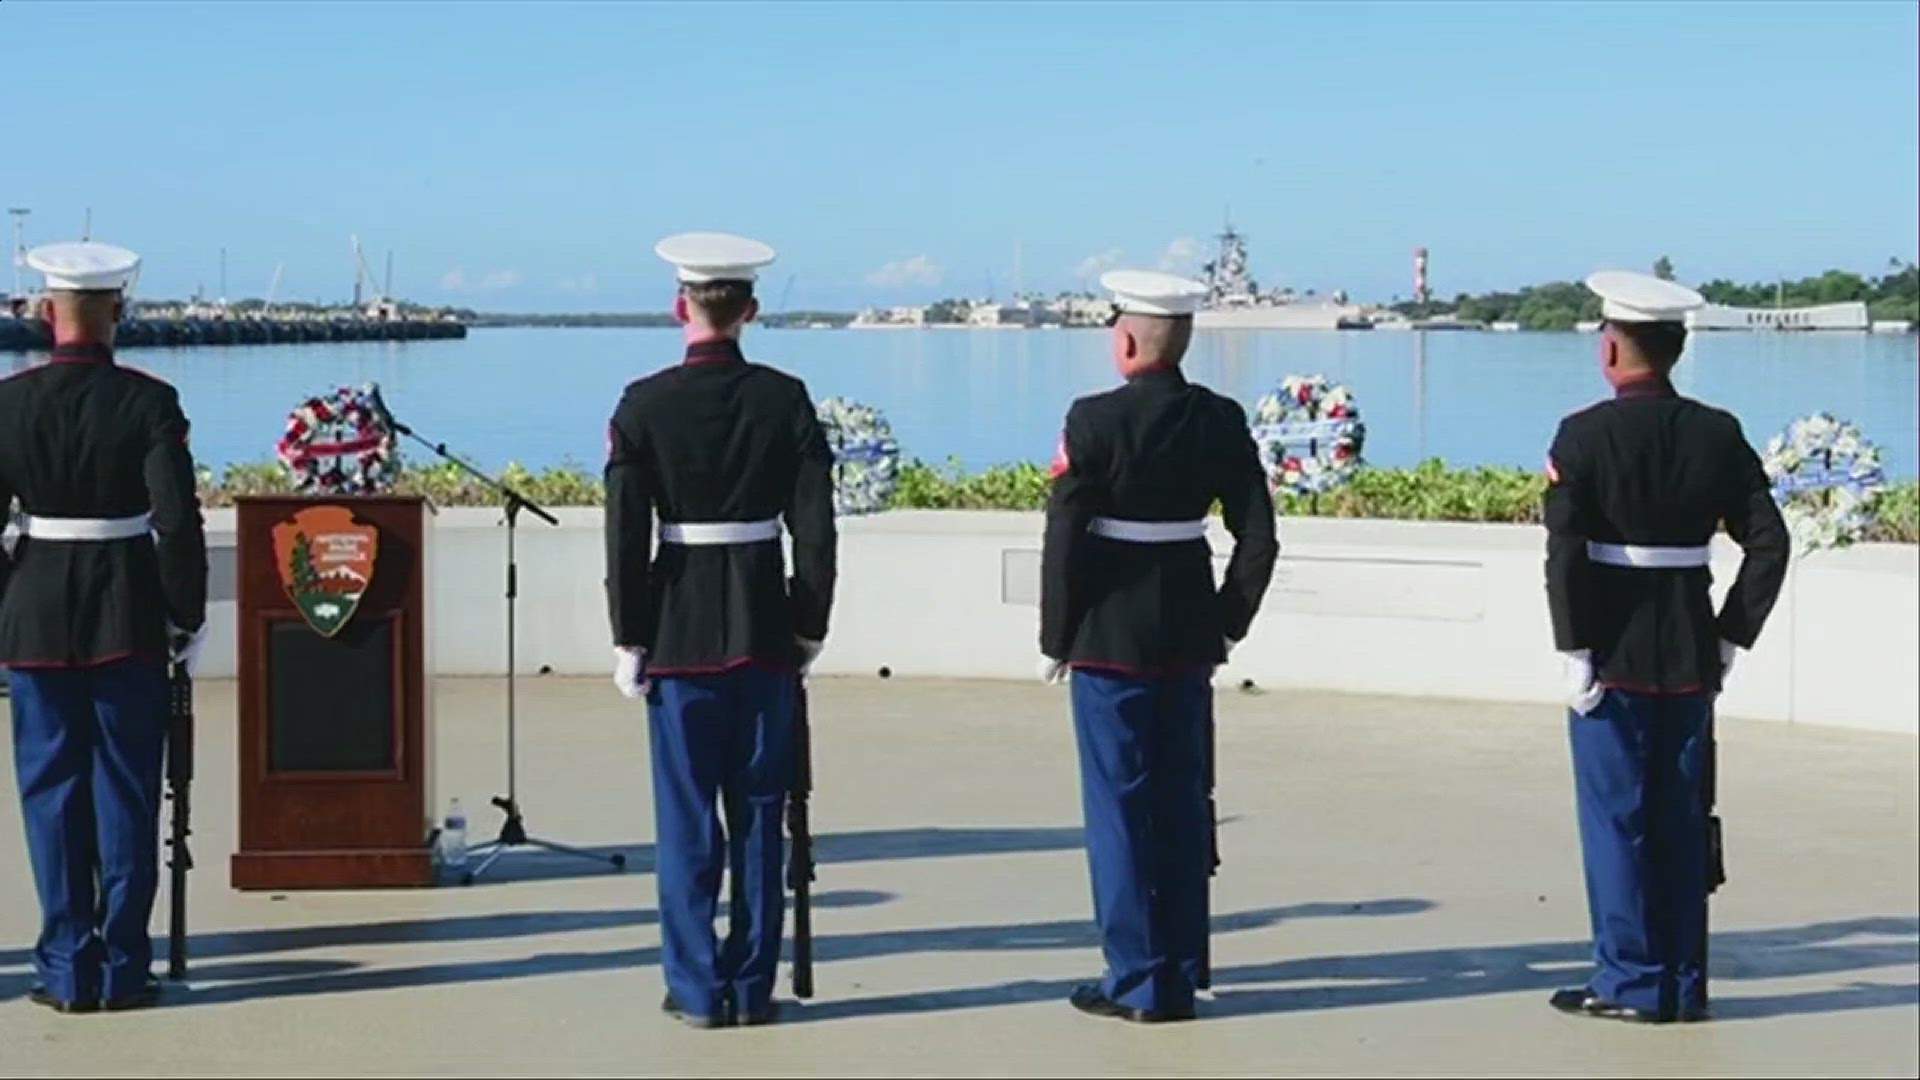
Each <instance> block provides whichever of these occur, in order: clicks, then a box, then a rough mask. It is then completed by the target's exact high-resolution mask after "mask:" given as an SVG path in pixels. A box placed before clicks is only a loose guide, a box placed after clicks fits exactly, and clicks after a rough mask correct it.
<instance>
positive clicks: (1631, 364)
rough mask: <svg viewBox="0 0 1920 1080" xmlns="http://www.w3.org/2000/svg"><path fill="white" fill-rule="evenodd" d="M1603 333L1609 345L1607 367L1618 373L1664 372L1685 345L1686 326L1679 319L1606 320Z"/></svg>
mask: <svg viewBox="0 0 1920 1080" xmlns="http://www.w3.org/2000/svg"><path fill="white" fill-rule="evenodd" d="M1606 333H1607V337H1608V339H1609V342H1610V345H1611V347H1610V348H1609V349H1608V355H1607V369H1608V370H1609V371H1610V372H1611V371H1614V370H1616V369H1617V370H1619V372H1620V373H1621V374H1622V375H1634V374H1651V375H1665V374H1667V373H1668V372H1670V371H1672V370H1673V366H1674V365H1675V364H1677V363H1679V362H1680V354H1681V353H1682V352H1684V351H1685V350H1686V347H1687V326H1686V324H1685V323H1681V322H1624V321H1613V320H1609V321H1608V322H1607V325H1606Z"/></svg>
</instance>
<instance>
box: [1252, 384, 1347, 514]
mask: <svg viewBox="0 0 1920 1080" xmlns="http://www.w3.org/2000/svg"><path fill="white" fill-rule="evenodd" d="M1251 426H1252V428H1253V441H1254V444H1255V445H1256V446H1258V447H1259V448H1260V463H1261V464H1262V465H1263V466H1265V467H1266V470H1267V484H1268V486H1269V487H1271V488H1272V489H1273V491H1274V493H1275V494H1281V493H1285V494H1292V495H1318V494H1320V493H1322V492H1326V491H1331V490H1332V489H1333V488H1335V487H1338V486H1339V485H1341V484H1344V483H1346V482H1347V481H1348V480H1349V479H1351V478H1352V476H1353V474H1354V472H1355V471H1356V470H1357V469H1359V468H1360V450H1361V447H1362V446H1364V445H1365V444H1366V440H1367V426H1366V425H1365V424H1363V423H1361V422H1360V407H1359V406H1358V405H1357V404H1355V402H1354V400H1353V392H1352V391H1350V390H1348V389H1347V388H1346V387H1344V386H1338V385H1330V384H1329V383H1328V382H1327V379H1326V376H1324V375H1289V376H1287V377H1286V378H1285V379H1283V380H1281V382H1280V385H1279V386H1278V387H1276V388H1274V389H1273V390H1272V391H1271V392H1269V393H1268V394H1267V395H1266V396H1265V397H1263V398H1261V399H1260V402H1259V404H1258V405H1256V406H1255V407H1254V411H1253V423H1252V425H1251Z"/></svg>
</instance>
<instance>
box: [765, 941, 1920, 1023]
mask: <svg viewBox="0 0 1920 1080" xmlns="http://www.w3.org/2000/svg"><path fill="white" fill-rule="evenodd" d="M1860 936H1874V937H1891V938H1900V939H1903V940H1899V941H1878V942H1871V943H1854V942H1843V939H1847V938H1855V937H1860ZM1713 950H1714V953H1713V954H1714V957H1715V968H1714V972H1713V978H1714V979H1715V985H1716V986H1717V987H1718V988H1719V990H1720V991H1721V994H1724V991H1725V989H1726V986H1727V982H1728V980H1738V979H1769V978H1786V977H1792V976H1801V975H1822V974H1834V973H1838V972H1845V971H1859V970H1866V969H1872V968H1881V967H1899V966H1905V967H1908V968H1912V967H1914V966H1916V965H1920V918H1915V917H1912V916H1904V917H1879V918H1863V919H1852V920H1846V921H1841V922H1826V923H1813V924H1810V925H1807V926H1802V927H1795V928H1791V929H1772V930H1758V931H1732V932H1728V933H1722V934H1716V935H1714V939H1713ZM1591 958H1592V952H1591V946H1590V945H1589V944H1588V943H1587V942H1584V941H1568V942H1555V943H1543V944H1534V945H1496V946H1487V947H1483V948H1468V949H1433V950H1417V951H1411V952H1392V953H1373V954H1364V955H1358V956H1318V957H1304V958H1301V959H1298V960H1283V961H1277V962H1274V963H1268V964H1251V965H1239V966H1235V967H1226V968H1220V969H1217V970H1215V972H1214V976H1213V978H1214V986H1215V993H1216V997H1215V1000H1214V1002H1213V1004H1212V1006H1211V1007H1210V1008H1205V1009H1204V1014H1205V1015H1207V1016H1245V1015H1253V1014H1267V1013H1285V1012H1299V1011H1308V1010H1316V1009H1342V1008H1355V1007H1360V1006H1366V1005H1385V1004H1395V1003H1401V1002H1412V1001H1437V1000H1445V999H1449V998H1458V997H1468V996H1477V995H1484V994H1505V993H1513V992H1521V991H1530V990H1532V991H1539V992H1540V993H1541V994H1542V998H1543V1007H1544V996H1545V995H1546V994H1547V993H1550V992H1551V991H1553V990H1555V989H1558V988H1559V987H1562V986H1571V985H1576V984H1578V983H1579V981H1580V980H1581V979H1582V978H1584V977H1585V975H1586V971H1587V965H1588V964H1589V963H1591ZM1081 981H1084V980H1069V981H1033V980H1028V981H1022V982H1011V983H1003V984H999V985H996V986H982V987H967V988H963V989H957V990H945V991H935V992H930V993H925V994H901V995H893V996H887V997H873V998H860V999H850V1000H839V1001H822V1002H819V1003H817V1004H809V1005H806V1006H803V1007H801V1008H799V1009H797V1010H795V1011H794V1013H793V1015H792V1019H793V1020H795V1021H797V1022H806V1021H817V1020H834V1019H843V1018H847V1017H857V1016H879V1015H891V1014H902V1013H921V1012H942V1011H949V1010H955V1009H971V1008H982V1007H987V1006H995V1005H1017V1004H1025V1003H1030V1002H1036V1001H1060V1002H1064V1001H1065V999H1066V997H1067V995H1068V994H1069V993H1071V992H1072V990H1073V988H1074V986H1075V985H1077V984H1078V983H1079V982H1081ZM1341 981H1350V982H1352V983H1354V984H1355V985H1351V986H1339V985H1333V986H1327V985H1313V986H1300V987H1292V988H1289V987H1264V988H1260V989H1239V987H1243V986H1247V985H1249V984H1261V983H1288V982H1299V983H1315V984H1325V983H1328V982H1333V983H1336V984H1337V983H1339V982H1341ZM1901 1005H1909V1006H1911V1005H1920V984H1915V983H1911V982H1907V983H1855V984H1853V985H1851V986H1849V987H1847V988H1844V989H1837V990H1823V991H1809V992H1800V993H1792V994H1780V995H1771V996H1759V997H1733V998H1729V997H1725V996H1716V998H1715V1001H1714V1005H1713V1008H1714V1013H1715V1015H1716V1016H1718V1017H1721V1018H1724V1019H1739V1020H1751V1019H1760V1018H1765V1017H1771V1016H1783V1015H1789V1014H1797V1013H1820V1012H1837V1011H1843V1010H1847V1009H1864V1008H1880V1007H1885V1006H1901Z"/></svg>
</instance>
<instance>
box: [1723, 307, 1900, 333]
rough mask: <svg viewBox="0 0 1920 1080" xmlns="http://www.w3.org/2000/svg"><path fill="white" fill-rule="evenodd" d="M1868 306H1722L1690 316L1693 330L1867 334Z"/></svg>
mask: <svg viewBox="0 0 1920 1080" xmlns="http://www.w3.org/2000/svg"><path fill="white" fill-rule="evenodd" d="M1868 325H1869V320H1868V316H1867V305H1866V304H1864V303H1862V302H1860V301H1858V300H1852V301H1848V302H1847V303H1843V304H1816V305H1814V306H1812V307H1796V308H1737V307H1725V306H1723V305H1720V304H1708V305H1707V306H1706V307H1703V308H1700V309H1698V310H1696V311H1690V312H1688V313H1687V328H1688V329H1690V330H1865V329H1867V327H1868Z"/></svg>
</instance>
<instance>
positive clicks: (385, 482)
mask: <svg viewBox="0 0 1920 1080" xmlns="http://www.w3.org/2000/svg"><path fill="white" fill-rule="evenodd" d="M279 451H280V462H281V464H283V465H285V466H286V467H287V470H288V471H289V472H291V473H292V474H293V486H294V490H296V491H300V492H306V493H324V494H328V495H378V494H380V493H382V492H385V491H389V490H391V489H392V488H393V483H394V481H395V480H396V479H398V478H399V475H400V448H399V441H398V439H397V438H395V436H394V433H393V428H392V426H391V425H389V424H388V423H387V420H386V417H385V415H384V414H383V413H382V411H381V410H380V409H378V408H375V407H374V404H373V387H372V386H371V385H369V386H357V387H355V386H343V387H341V388H340V389H338V390H336V391H334V392H333V393H332V394H329V395H326V396H323V397H312V398H308V399H307V400H305V401H303V402H301V403H300V407H299V408H296V409H294V410H293V413H292V414H291V415H290V416H288V417H287V433H286V434H285V435H283V436H281V438H280V446H279Z"/></svg>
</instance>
